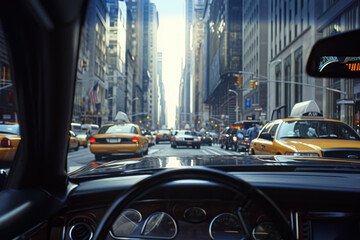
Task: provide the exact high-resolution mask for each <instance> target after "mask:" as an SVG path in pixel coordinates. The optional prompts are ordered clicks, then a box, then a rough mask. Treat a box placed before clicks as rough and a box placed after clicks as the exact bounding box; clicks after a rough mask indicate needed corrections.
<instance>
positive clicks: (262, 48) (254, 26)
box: [237, 0, 268, 121]
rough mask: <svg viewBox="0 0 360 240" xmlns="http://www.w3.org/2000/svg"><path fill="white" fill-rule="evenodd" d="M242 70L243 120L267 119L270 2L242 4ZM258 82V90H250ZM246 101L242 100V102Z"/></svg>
mask: <svg viewBox="0 0 360 240" xmlns="http://www.w3.org/2000/svg"><path fill="white" fill-rule="evenodd" d="M243 9H244V11H243V47H242V48H243V50H244V51H243V56H242V62H243V69H242V70H241V71H240V75H241V77H242V86H238V88H237V90H238V92H239V94H240V96H241V98H240V99H241V100H240V101H241V102H240V103H239V105H240V112H239V115H240V119H241V120H245V119H260V120H263V121H264V120H265V119H266V117H267V116H266V110H267V76H266V75H267V66H268V64H267V62H268V56H267V53H268V50H267V49H268V44H267V43H268V31H267V29H268V1H262V0H254V1H243ZM251 80H253V81H254V80H255V81H256V83H257V86H256V87H255V88H251V87H250V81H251ZM242 99H243V100H242Z"/></svg>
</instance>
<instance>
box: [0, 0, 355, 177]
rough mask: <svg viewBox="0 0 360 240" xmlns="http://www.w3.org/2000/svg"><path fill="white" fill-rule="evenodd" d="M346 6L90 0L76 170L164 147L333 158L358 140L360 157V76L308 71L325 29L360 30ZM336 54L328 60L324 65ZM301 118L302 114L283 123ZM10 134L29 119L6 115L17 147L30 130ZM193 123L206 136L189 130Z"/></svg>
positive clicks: (1, 109) (2, 106)
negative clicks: (319, 74) (326, 75)
mask: <svg viewBox="0 0 360 240" xmlns="http://www.w3.org/2000/svg"><path fill="white" fill-rule="evenodd" d="M339 5H342V4H341V1H328V0H322V1H309V0H298V1H293V0H274V1H268V0H258V1H245V0H171V1H169V0H125V1H122V0H89V4H88V9H87V14H86V17H85V19H84V24H83V26H82V30H81V34H80V44H79V49H78V50H79V51H78V61H77V66H76V84H75V85H76V86H75V90H74V94H71V95H72V96H74V98H73V99H72V101H73V108H72V117H71V122H69V123H68V124H69V125H68V126H69V128H70V130H73V131H74V132H75V134H76V135H77V136H78V137H74V138H72V139H69V144H68V146H67V147H68V149H67V150H68V158H67V163H68V164H67V166H68V169H67V171H68V172H72V171H74V170H77V169H79V168H81V167H84V166H88V165H89V164H92V163H96V164H98V165H101V164H103V163H107V162H109V161H113V160H120V161H125V160H128V159H138V158H148V159H150V158H152V157H154V158H156V157H160V156H161V157H175V156H176V157H179V156H181V157H185V156H197V157H201V156H204V155H208V156H217V157H219V158H221V157H223V156H225V155H230V156H234V161H235V159H238V158H241V157H243V156H245V155H246V156H247V155H285V154H286V155H301V154H311V156H318V157H324V155H323V152H325V150H328V151H327V152H331V151H330V149H340V150H339V151H340V152H344V151H345V150H344V149H355V150H354V151H355V153H354V152H352V153H351V154H345V155H346V156H345V157H347V156H350V155H351V156H358V157H359V159H360V147H359V146H358V142H356V141H348V140H359V135H358V133H359V131H360V80H359V79H343V78H326V79H325V78H314V77H310V76H309V75H308V74H307V73H306V71H305V66H306V63H307V57H308V56H309V54H310V51H311V48H312V47H313V45H314V44H315V43H316V42H317V41H318V40H319V39H321V38H324V37H329V36H332V35H335V34H338V33H342V32H346V31H351V30H354V29H358V28H359V26H360V23H359V19H360V14H359V9H360V6H359V2H358V1H355V0H350V1H348V3H347V4H346V5H342V6H341V8H339ZM0 27H1V26H0ZM5 40H6V38H5V35H4V34H3V33H2V29H1V28H0V52H1V53H2V54H1V56H2V57H0V70H1V76H0V77H1V79H0V99H1V101H0V120H4V121H12V122H15V123H16V122H17V114H16V110H15V106H16V104H15V103H14V98H13V86H12V83H11V74H10V73H11V61H10V60H9V59H10V56H9V54H8V53H7V50H6V49H7V46H6V41H5ZM344 44H346V43H344ZM325 48H326V47H325ZM329 56H332V55H329ZM334 59H335V57H327V58H322V62H321V66H327V67H328V66H329V67H330V66H331V64H329V61H333V60H334ZM336 59H337V61H340V60H341V59H343V58H340V57H336ZM339 59H340V60H339ZM345 60H346V59H344V61H345ZM300 103H301V104H300ZM297 104H300V105H297ZM295 105H297V106H298V107H296V109H295V110H296V111H292V110H293V109H294V106H295ZM306 106H307V107H306ZM309 109H310V110H309ZM291 113H297V114H301V115H300V116H291ZM34 114H37V113H34ZM312 116H316V118H315V119H311V117H312ZM289 117H292V118H296V119H294V120H291V121H288V120H287V121H282V122H281V121H280V120H282V119H289ZM305 117H308V118H305ZM276 120H279V121H278V122H277V121H276ZM334 120H337V121H334ZM39 124H40V123H39ZM47 124H48V125H49V124H50V125H51V123H47ZM264 126H265V127H264ZM20 127H21V126H20ZM44 127H46V126H44ZM51 127H53V128H57V127H59V126H51ZM4 133H14V134H19V126H18V125H11V124H8V125H7V124H6V125H4V124H0V141H1V142H2V143H4V144H5V145H6V146H10V145H11V144H10V141H11V142H13V143H14V142H15V141H18V139H9V137H6V138H5V136H3V135H4ZM142 133H143V134H142ZM188 133H190V134H191V135H192V136H197V137H192V138H191V137H189V138H188V139H189V140H187V139H186V138H185V137H180V138H177V136H180V135H182V134H186V135H188ZM121 134H133V135H134V136H131V137H129V136H128V137H125V136H121ZM80 135H82V136H81V137H80ZM84 135H86V137H84ZM135 135H136V136H135ZM260 135H261V136H260ZM3 139H5V140H3ZM84 139H85V141H84ZM287 139H290V141H282V140H287ZM291 139H292V140H291ZM334 139H336V140H337V142H336V143H334V142H335V141H334ZM2 140H3V141H2ZM279 140H281V142H279ZM305 140H306V141H307V142H305ZM86 141H87V142H86ZM284 142H291V144H290V143H284ZM12 145H13V146H15V144H12ZM262 146H265V147H262ZM305 146H306V147H305ZM0 149H1V150H8V149H9V148H4V147H0ZM212 159H213V158H212ZM0 160H1V159H0ZM199 162H202V161H199ZM202 163H203V164H204V165H206V161H203V162H202ZM219 164H221V163H219ZM149 166H151V164H150V165H149ZM153 166H155V165H153Z"/></svg>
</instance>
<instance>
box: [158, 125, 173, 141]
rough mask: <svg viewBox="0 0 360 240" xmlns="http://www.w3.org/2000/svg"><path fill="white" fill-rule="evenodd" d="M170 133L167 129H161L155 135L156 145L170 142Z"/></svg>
mask: <svg viewBox="0 0 360 240" xmlns="http://www.w3.org/2000/svg"><path fill="white" fill-rule="evenodd" d="M171 137H172V133H171V131H170V130H169V129H162V130H159V132H158V133H157V134H156V140H155V141H156V144H158V143H159V142H171Z"/></svg>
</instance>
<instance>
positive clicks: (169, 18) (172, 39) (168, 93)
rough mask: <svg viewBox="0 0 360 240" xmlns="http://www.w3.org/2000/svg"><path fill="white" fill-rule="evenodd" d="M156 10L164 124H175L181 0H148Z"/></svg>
mask: <svg viewBox="0 0 360 240" xmlns="http://www.w3.org/2000/svg"><path fill="white" fill-rule="evenodd" d="M151 2H153V3H155V5H156V7H157V10H158V12H159V29H158V40H157V49H158V52H162V54H163V66H162V69H163V76H162V79H163V82H164V86H165V99H166V106H167V118H168V127H174V126H175V114H176V106H177V105H178V100H179V83H180V79H181V70H182V61H183V59H184V55H185V11H184V9H185V1H184V0H151Z"/></svg>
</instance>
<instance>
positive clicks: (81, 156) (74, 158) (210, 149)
mask: <svg viewBox="0 0 360 240" xmlns="http://www.w3.org/2000/svg"><path fill="white" fill-rule="evenodd" d="M187 155H239V156H241V155H244V153H238V152H234V151H231V150H225V149H221V148H220V145H217V144H216V145H213V146H201V148H200V149H193V148H186V147H178V148H176V149H174V148H171V147H170V143H160V144H156V145H154V146H152V147H150V148H149V154H148V155H146V156H187ZM124 158H125V157H124ZM110 160H111V159H110ZM92 161H95V158H94V154H92V153H91V152H90V149H89V148H83V147H80V149H79V151H69V153H68V167H69V171H70V172H71V171H74V170H76V169H78V168H80V167H82V166H84V165H86V164H88V163H90V162H92Z"/></svg>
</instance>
